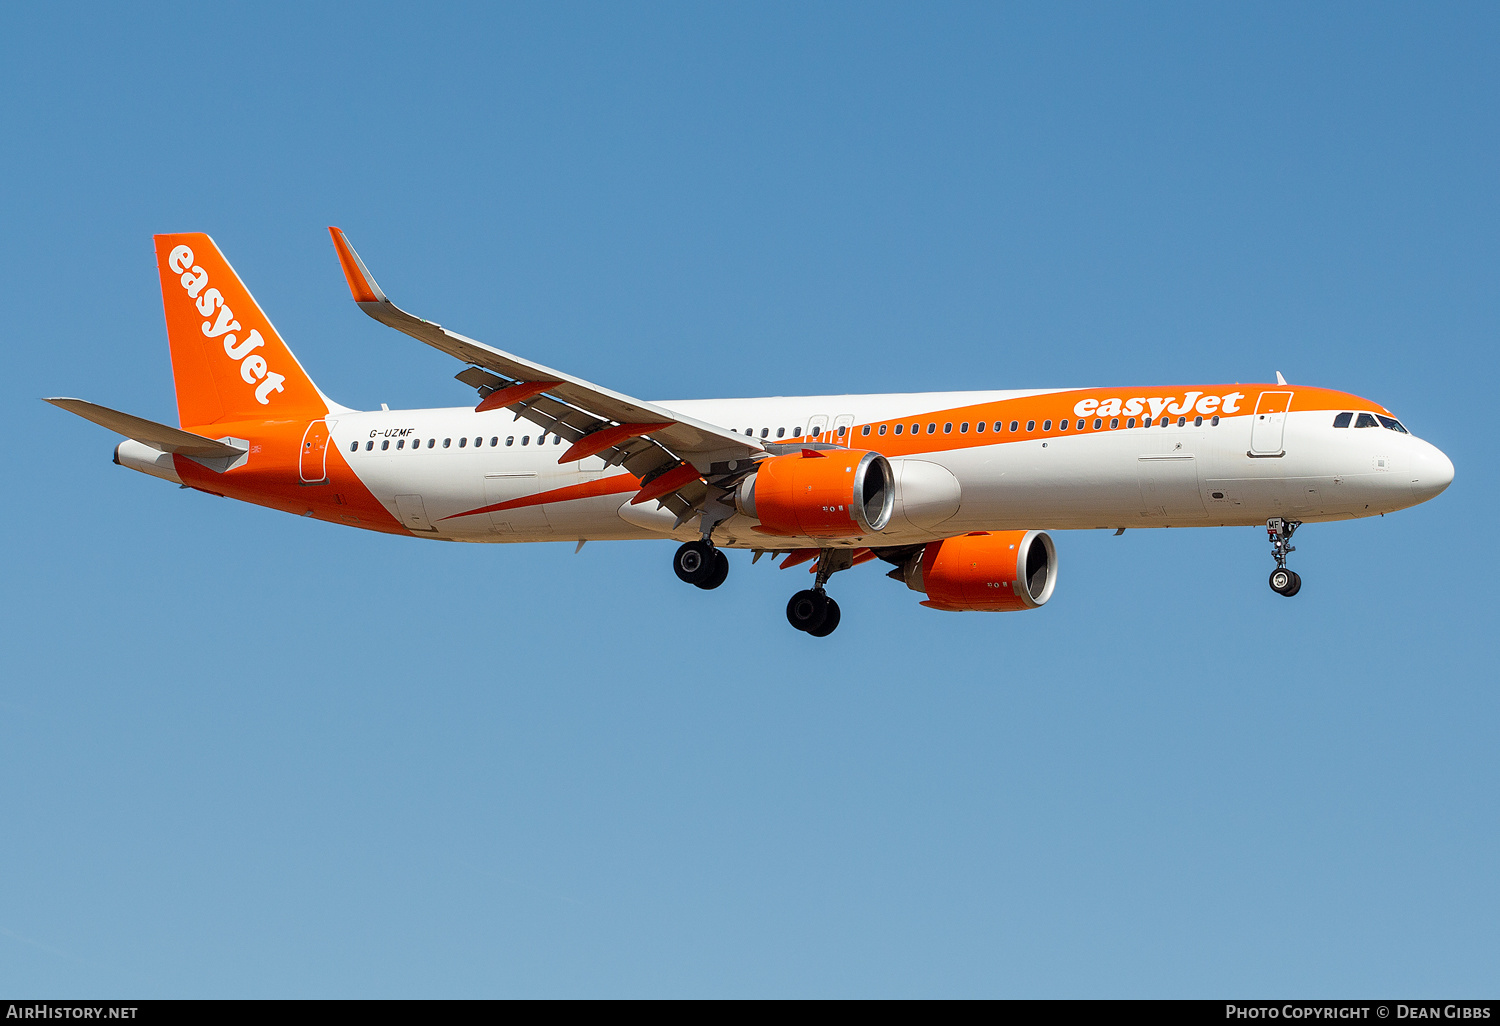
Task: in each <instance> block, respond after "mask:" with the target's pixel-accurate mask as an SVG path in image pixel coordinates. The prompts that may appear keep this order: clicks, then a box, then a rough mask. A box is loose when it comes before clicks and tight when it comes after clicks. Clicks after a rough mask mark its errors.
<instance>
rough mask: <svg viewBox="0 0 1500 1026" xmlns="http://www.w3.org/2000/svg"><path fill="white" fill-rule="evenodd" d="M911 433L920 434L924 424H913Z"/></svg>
mask: <svg viewBox="0 0 1500 1026" xmlns="http://www.w3.org/2000/svg"><path fill="white" fill-rule="evenodd" d="M911 433H912V434H914V435H920V434H921V433H922V425H921V424H913V425H912V426H911Z"/></svg>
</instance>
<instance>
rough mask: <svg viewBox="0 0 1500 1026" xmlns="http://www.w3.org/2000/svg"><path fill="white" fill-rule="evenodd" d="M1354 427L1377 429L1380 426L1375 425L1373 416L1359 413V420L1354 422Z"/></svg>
mask: <svg viewBox="0 0 1500 1026" xmlns="http://www.w3.org/2000/svg"><path fill="white" fill-rule="evenodd" d="M1354 426H1355V427H1357V428H1362V427H1379V426H1380V425H1379V424H1377V423H1375V418H1374V416H1373V415H1371V414H1368V413H1361V414H1360V415H1359V419H1358V420H1356V421H1355V422H1354Z"/></svg>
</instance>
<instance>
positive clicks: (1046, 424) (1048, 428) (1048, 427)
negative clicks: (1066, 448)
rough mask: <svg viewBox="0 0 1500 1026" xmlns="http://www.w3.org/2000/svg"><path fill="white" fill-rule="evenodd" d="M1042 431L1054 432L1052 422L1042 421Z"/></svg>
mask: <svg viewBox="0 0 1500 1026" xmlns="http://www.w3.org/2000/svg"><path fill="white" fill-rule="evenodd" d="M1042 430H1043V431H1051V430H1052V422H1051V421H1050V420H1044V421H1042Z"/></svg>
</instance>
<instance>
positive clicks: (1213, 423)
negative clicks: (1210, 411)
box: [1208, 414, 1219, 427]
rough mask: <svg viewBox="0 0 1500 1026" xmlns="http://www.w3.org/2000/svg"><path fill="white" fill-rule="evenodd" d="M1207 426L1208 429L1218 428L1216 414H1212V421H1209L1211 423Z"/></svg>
mask: <svg viewBox="0 0 1500 1026" xmlns="http://www.w3.org/2000/svg"><path fill="white" fill-rule="evenodd" d="M1208 425H1209V427H1218V426H1219V416H1218V414H1214V419H1213V420H1211V421H1209V422H1208Z"/></svg>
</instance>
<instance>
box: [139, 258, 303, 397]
mask: <svg viewBox="0 0 1500 1026" xmlns="http://www.w3.org/2000/svg"><path fill="white" fill-rule="evenodd" d="M156 266H157V270H158V271H159V272H160V273H161V298H162V306H163V307H164V308H165V309H166V314H167V341H168V343H169V344H170V345H171V347H172V378H173V380H174V382H175V384H176V386H177V419H178V421H179V422H180V423H181V424H182V426H183V427H188V426H190V425H206V424H214V423H217V422H218V421H234V420H308V419H317V418H319V417H323V416H325V415H326V414H327V413H328V412H329V404H328V401H327V400H326V399H325V398H324V396H323V394H322V393H321V392H319V391H318V387H317V386H316V385H314V384H313V382H312V379H311V378H309V377H308V376H307V372H306V371H304V370H303V369H302V365H301V364H299V363H298V362H297V358H296V357H295V356H293V355H292V351H291V350H290V349H288V348H287V347H286V343H285V342H283V341H282V340H281V336H280V335H279V334H277V333H276V329H275V328H274V327H272V326H271V322H270V321H269V320H268V319H267V318H266V315H265V314H264V313H263V312H262V311H261V308H260V306H259V305H257V304H256V302H255V300H254V299H253V298H252V297H251V295H250V290H249V289H247V288H245V285H244V283H243V282H241V281H240V279H239V275H237V274H235V273H234V268H232V267H230V266H229V261H228V260H225V259H224V254H223V253H220V252H219V247H218V246H216V245H214V240H213V239H210V238H209V237H208V236H207V235H204V234H202V233H201V232H187V233H184V234H181V235H158V236H156Z"/></svg>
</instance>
